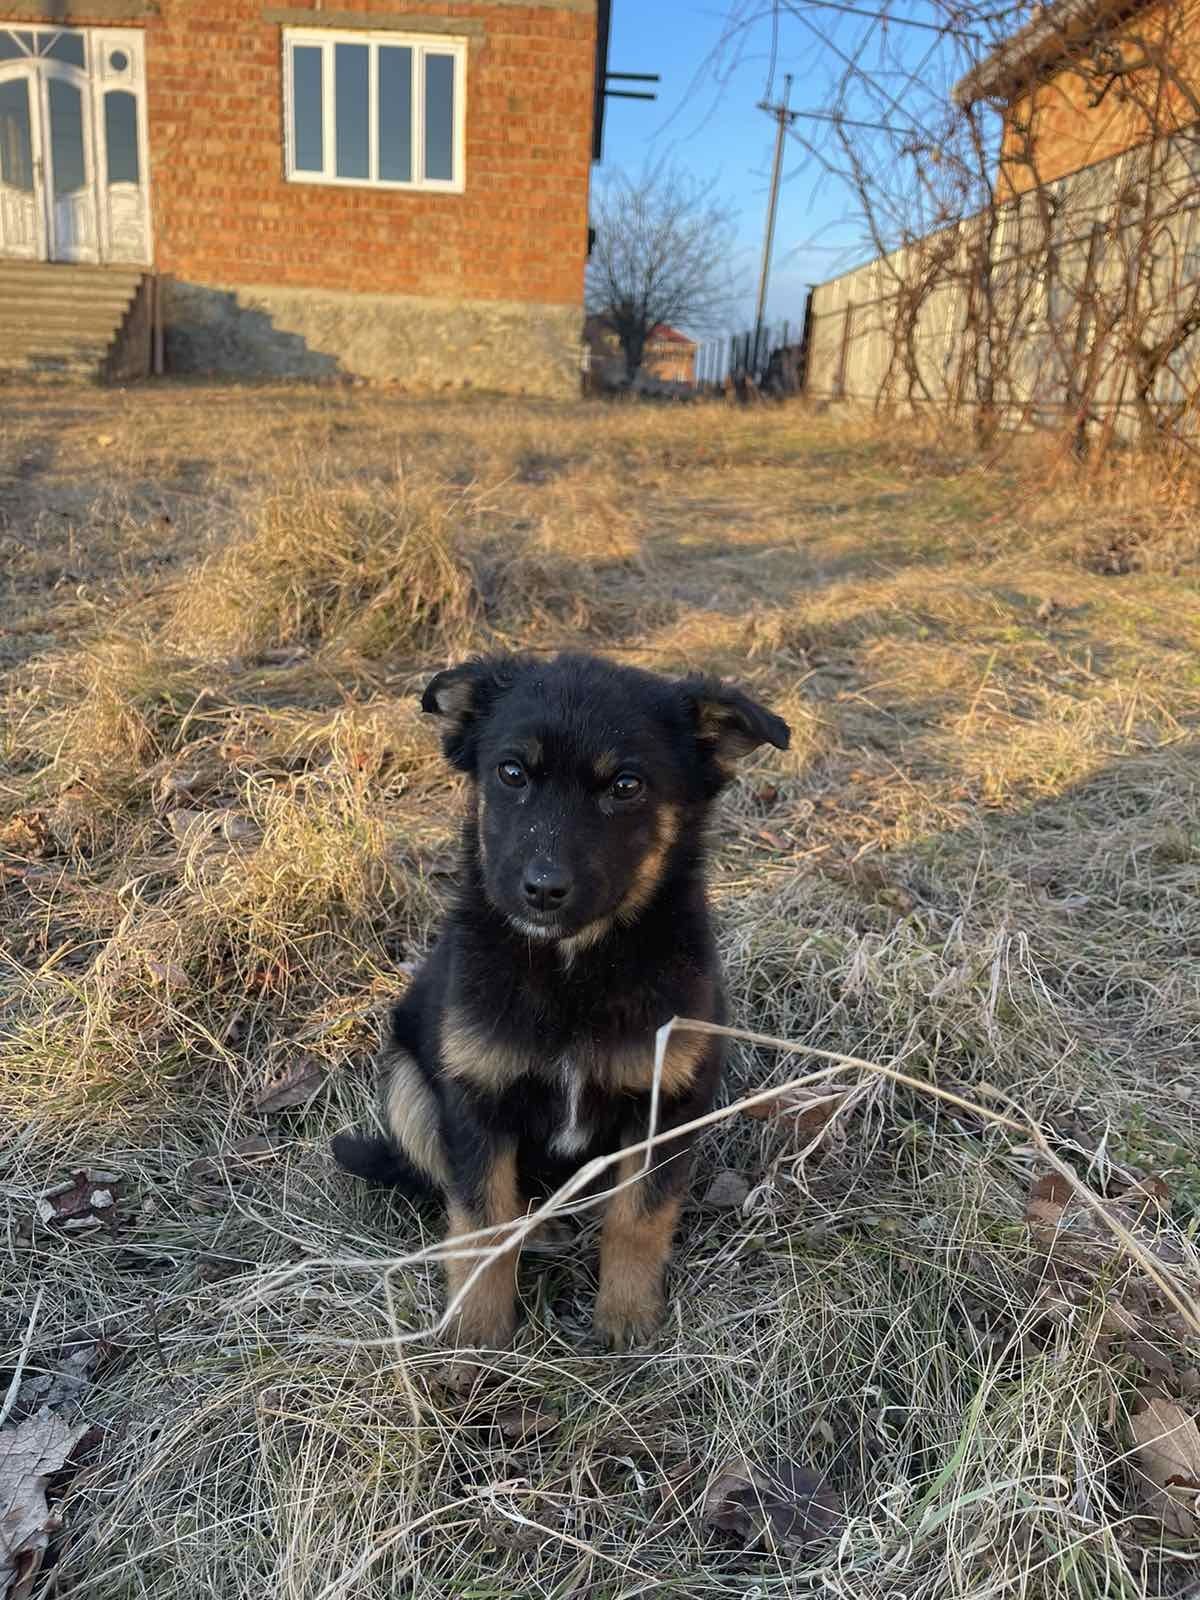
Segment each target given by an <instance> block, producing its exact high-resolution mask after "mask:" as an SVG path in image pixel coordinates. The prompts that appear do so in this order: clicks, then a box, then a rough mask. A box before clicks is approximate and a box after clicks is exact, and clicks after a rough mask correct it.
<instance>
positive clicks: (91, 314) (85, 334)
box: [0, 261, 144, 380]
mask: <svg viewBox="0 0 1200 1600" xmlns="http://www.w3.org/2000/svg"><path fill="white" fill-rule="evenodd" d="M143 276H144V275H143V274H142V273H141V272H139V271H138V270H137V269H136V268H130V267H78V266H66V265H62V264H60V263H57V262H27V261H0V374H2V375H4V376H24V377H36V376H39V375H42V376H47V375H52V376H62V377H70V378H84V379H87V378H90V379H92V380H99V379H101V378H103V377H104V376H105V375H106V371H107V369H108V367H109V366H110V364H111V363H112V361H113V359H114V358H115V356H116V355H117V352H118V346H119V342H120V337H121V333H122V330H123V328H124V326H125V323H126V319H127V318H128V316H129V313H130V309H131V307H132V306H133V304H134V301H135V299H136V298H137V295H138V291H139V289H140V287H141V284H142V279H143Z"/></svg>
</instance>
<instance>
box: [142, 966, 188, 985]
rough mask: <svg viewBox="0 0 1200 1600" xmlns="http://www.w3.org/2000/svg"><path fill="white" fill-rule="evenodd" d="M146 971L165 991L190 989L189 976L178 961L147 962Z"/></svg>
mask: <svg viewBox="0 0 1200 1600" xmlns="http://www.w3.org/2000/svg"><path fill="white" fill-rule="evenodd" d="M146 970H147V972H149V974H150V976H151V977H152V978H153V979H154V981H155V983H161V984H162V986H163V987H164V988H165V989H176V990H178V989H186V988H187V987H188V981H189V980H188V975H187V973H186V972H185V971H184V970H183V968H182V967H181V966H180V965H179V963H178V962H177V961H155V960H153V959H150V960H148V961H147V962H146Z"/></svg>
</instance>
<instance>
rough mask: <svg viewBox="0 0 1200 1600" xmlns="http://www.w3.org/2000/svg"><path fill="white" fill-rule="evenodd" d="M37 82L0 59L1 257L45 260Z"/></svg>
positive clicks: (44, 224) (23, 71)
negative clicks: (39, 176)
mask: <svg viewBox="0 0 1200 1600" xmlns="http://www.w3.org/2000/svg"><path fill="white" fill-rule="evenodd" d="M37 88H38V85H37V80H36V79H35V78H34V76H33V74H32V73H31V72H29V71H27V70H26V69H25V68H24V66H21V67H15V66H12V65H11V64H9V63H8V62H5V61H3V60H0V256H15V257H16V258H17V259H18V260H21V261H44V260H45V259H46V244H47V241H46V218H45V207H44V202H43V198H42V193H41V184H40V183H39V181H38V175H39V172H40V169H41V149H40V146H39V144H38V134H39V133H40V131H41V116H40V106H39V102H38V96H37Z"/></svg>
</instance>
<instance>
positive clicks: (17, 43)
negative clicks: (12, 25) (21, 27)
mask: <svg viewBox="0 0 1200 1600" xmlns="http://www.w3.org/2000/svg"><path fill="white" fill-rule="evenodd" d="M28 38H29V35H28V34H27V33H24V34H22V33H0V61H16V60H17V59H18V58H19V57H21V56H27V55H28V54H29V51H28V49H27V48H26V47H24V46H23V45H22V44H21V40H22V39H28Z"/></svg>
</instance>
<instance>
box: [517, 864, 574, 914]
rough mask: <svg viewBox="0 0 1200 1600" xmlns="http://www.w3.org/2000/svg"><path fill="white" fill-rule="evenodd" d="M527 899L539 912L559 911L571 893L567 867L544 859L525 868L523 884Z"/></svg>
mask: <svg viewBox="0 0 1200 1600" xmlns="http://www.w3.org/2000/svg"><path fill="white" fill-rule="evenodd" d="M522 888H523V889H524V891H525V898H526V900H528V902H529V904H530V905H531V906H533V907H535V909H536V910H538V911H558V910H559V909H560V908H561V907H562V906H563V905H565V904H566V900H567V896H568V895H569V894H570V893H571V878H570V874H569V873H568V872H567V869H566V868H565V867H560V866H559V865H558V863H557V862H555V861H546V860H545V859H544V858H543V859H541V860H538V861H531V862H530V863H529V865H528V866H527V867H526V868H525V881H524V883H523V884H522Z"/></svg>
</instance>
